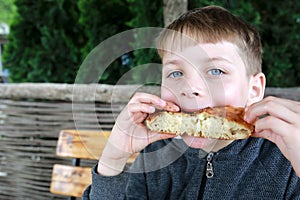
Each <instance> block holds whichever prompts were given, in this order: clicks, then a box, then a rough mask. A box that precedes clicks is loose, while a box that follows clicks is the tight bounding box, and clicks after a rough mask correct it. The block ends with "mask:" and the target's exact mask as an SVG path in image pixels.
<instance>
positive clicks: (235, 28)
mask: <svg viewBox="0 0 300 200" xmlns="http://www.w3.org/2000/svg"><path fill="white" fill-rule="evenodd" d="M187 38H191V39H187ZM222 41H228V42H231V43H233V44H235V45H236V46H237V47H238V49H239V51H238V52H239V54H240V56H241V58H242V60H243V61H244V64H245V66H246V71H247V75H255V74H257V73H259V72H261V63H262V44H261V41H260V36H259V33H258V31H257V30H256V29H255V28H254V27H253V26H252V25H251V24H249V23H247V22H245V21H243V20H242V19H240V18H239V17H237V16H235V15H233V14H232V13H230V12H229V11H228V10H226V9H224V8H222V7H218V6H208V7H204V8H201V9H195V10H190V11H188V12H186V13H185V14H183V15H182V16H180V17H179V18H178V19H176V20H175V21H173V22H172V23H171V24H170V25H168V26H167V27H166V29H164V30H163V31H162V32H161V34H160V35H159V37H158V38H157V49H158V53H159V55H160V56H161V57H163V56H164V53H165V52H166V51H167V50H171V51H172V50H174V48H176V47H178V45H179V46H180V48H183V47H187V46H190V45H193V44H192V43H194V45H196V44H198V43H218V42H222Z"/></svg>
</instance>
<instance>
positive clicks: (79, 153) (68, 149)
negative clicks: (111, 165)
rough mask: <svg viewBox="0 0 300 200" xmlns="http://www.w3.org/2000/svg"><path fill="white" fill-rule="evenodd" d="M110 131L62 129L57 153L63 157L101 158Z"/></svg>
mask: <svg viewBox="0 0 300 200" xmlns="http://www.w3.org/2000/svg"><path fill="white" fill-rule="evenodd" d="M109 134H110V132H108V131H78V130H62V131H61V132H60V134H59V139H58V143H57V149H56V154H57V155H58V156H62V157H70V158H84V159H92V160H97V159H99V157H100V155H101V152H102V151H103V148H104V146H105V144H106V142H107V139H108V137H109Z"/></svg>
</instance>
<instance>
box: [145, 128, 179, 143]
mask: <svg viewBox="0 0 300 200" xmlns="http://www.w3.org/2000/svg"><path fill="white" fill-rule="evenodd" d="M148 134H149V135H148V138H149V139H148V141H149V144H151V143H153V142H156V141H159V140H164V139H169V138H174V137H177V135H175V134H166V133H157V132H154V131H151V132H150V133H148Z"/></svg>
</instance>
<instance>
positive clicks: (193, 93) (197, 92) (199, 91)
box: [180, 81, 204, 98]
mask: <svg viewBox="0 0 300 200" xmlns="http://www.w3.org/2000/svg"><path fill="white" fill-rule="evenodd" d="M198 83H199V81H198ZM203 88H204V86H202V84H196V83H188V82H187V83H186V84H185V85H184V86H183V87H182V88H181V92H180V95H181V96H182V97H188V98H195V97H200V96H203Z"/></svg>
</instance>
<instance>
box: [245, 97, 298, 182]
mask: <svg viewBox="0 0 300 200" xmlns="http://www.w3.org/2000/svg"><path fill="white" fill-rule="evenodd" d="M245 120H246V121H248V122H250V123H251V122H254V121H255V120H257V121H256V123H255V134H254V135H253V136H254V137H262V138H266V139H268V140H270V141H272V142H274V143H275V144H276V145H277V146H278V147H279V149H280V150H281V152H282V153H283V154H284V156H285V157H286V158H287V159H288V160H289V161H290V162H291V164H292V166H293V168H294V170H295V172H296V173H297V175H298V176H299V177H300V153H299V151H300V102H297V101H292V100H288V99H280V98H276V97H267V98H265V99H263V100H262V101H260V102H258V103H255V104H253V105H251V106H249V107H248V108H247V109H246V115H245Z"/></svg>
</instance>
